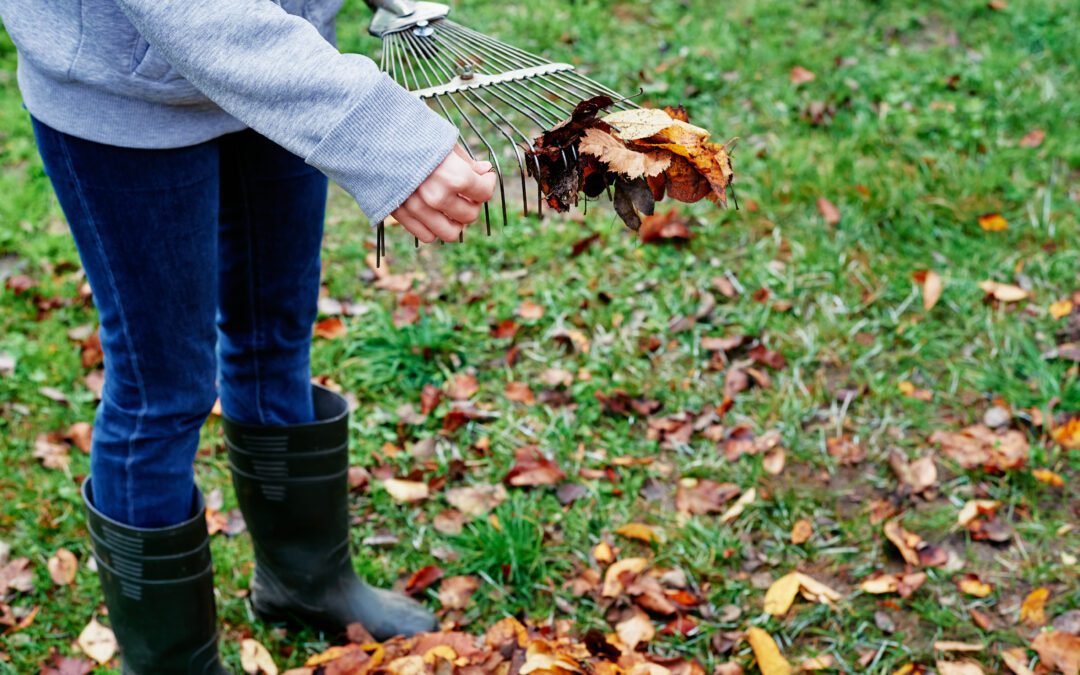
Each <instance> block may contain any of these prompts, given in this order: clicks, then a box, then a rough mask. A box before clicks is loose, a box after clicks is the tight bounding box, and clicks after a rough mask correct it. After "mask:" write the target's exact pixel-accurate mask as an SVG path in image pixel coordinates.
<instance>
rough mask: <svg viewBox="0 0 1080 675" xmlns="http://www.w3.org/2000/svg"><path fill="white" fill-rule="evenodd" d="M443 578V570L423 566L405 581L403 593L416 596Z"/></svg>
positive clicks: (436, 566)
mask: <svg viewBox="0 0 1080 675" xmlns="http://www.w3.org/2000/svg"><path fill="white" fill-rule="evenodd" d="M442 577H443V569H442V568H441V567H439V566H438V565H425V566H424V567H421V568H420V569H418V570H416V571H415V572H413V573H412V574H411V575H409V578H408V579H407V580H406V581H405V588H404V590H405V593H407V594H408V595H416V594H417V593H422V592H423V591H425V590H427V589H428V588H429V587H430V586H431V585H432V584H434V583H435V582H436V581H438V580H439V579H442Z"/></svg>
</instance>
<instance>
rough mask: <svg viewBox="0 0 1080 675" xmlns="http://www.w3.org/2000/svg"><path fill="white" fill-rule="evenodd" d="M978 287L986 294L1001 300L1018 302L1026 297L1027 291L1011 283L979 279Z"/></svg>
mask: <svg viewBox="0 0 1080 675" xmlns="http://www.w3.org/2000/svg"><path fill="white" fill-rule="evenodd" d="M979 288H981V289H982V290H983V292H984V293H986V294H987V295H988V296H990V297H992V298H994V299H995V300H999V301H1001V302H1020V301H1021V300H1023V299H1024V298H1026V297H1028V292H1027V291H1025V290H1024V289H1022V288H1020V287H1019V286H1014V285H1013V284H1002V283H999V282H997V281H990V280H987V281H980V282H979Z"/></svg>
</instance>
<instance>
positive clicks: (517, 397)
mask: <svg viewBox="0 0 1080 675" xmlns="http://www.w3.org/2000/svg"><path fill="white" fill-rule="evenodd" d="M506 398H507V400H509V401H516V402H518V403H524V404H525V405H532V404H533V403H536V395H535V394H533V390H532V389H530V388H529V385H528V384H527V383H525V382H507V383H506Z"/></svg>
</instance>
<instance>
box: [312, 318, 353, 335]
mask: <svg viewBox="0 0 1080 675" xmlns="http://www.w3.org/2000/svg"><path fill="white" fill-rule="evenodd" d="M348 332H349V330H348V329H347V328H346V327H345V322H344V321H342V320H341V319H340V318H338V317H336V316H332V317H330V318H328V319H323V320H322V321H319V322H318V323H316V324H315V328H314V334H315V337H318V338H323V339H324V340H336V339H337V338H340V337H345V335H346V334H348Z"/></svg>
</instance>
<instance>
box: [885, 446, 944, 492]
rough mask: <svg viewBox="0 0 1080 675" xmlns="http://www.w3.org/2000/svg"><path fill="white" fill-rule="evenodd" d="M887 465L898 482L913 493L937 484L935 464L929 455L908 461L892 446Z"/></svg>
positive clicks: (923, 490)
mask: <svg viewBox="0 0 1080 675" xmlns="http://www.w3.org/2000/svg"><path fill="white" fill-rule="evenodd" d="M889 466H891V467H892V470H893V473H895V474H896V477H897V478H898V479H899V480H900V483H901V484H903V485H905V486H907V487H908V488H910V490H911V492H912V493H913V494H920V493H922V492H925V491H926V490H928V489H930V488H932V487H934V486H935V485H937V480H938V472H937V465H936V464H935V463H934V458H933V456H931V455H927V456H926V457H920V458H918V459H916V460H914V461H910V462H909V461H908V458H907V455H905V454H904V452H903V451H901V450H900V449H898V448H894V449H893V450H892V451H891V452H890V453H889Z"/></svg>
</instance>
